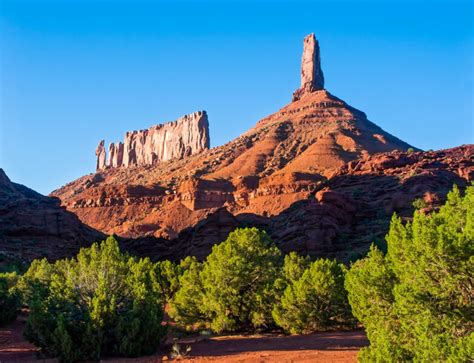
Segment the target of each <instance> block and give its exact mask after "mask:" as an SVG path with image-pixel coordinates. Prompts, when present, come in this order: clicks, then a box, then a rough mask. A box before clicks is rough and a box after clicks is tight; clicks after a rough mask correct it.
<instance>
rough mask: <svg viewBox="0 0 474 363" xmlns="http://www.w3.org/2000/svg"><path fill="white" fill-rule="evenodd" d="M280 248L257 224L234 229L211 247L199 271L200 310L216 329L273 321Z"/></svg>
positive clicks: (236, 327) (219, 330)
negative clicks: (201, 296)
mask: <svg viewBox="0 0 474 363" xmlns="http://www.w3.org/2000/svg"><path fill="white" fill-rule="evenodd" d="M280 265H281V253H280V250H279V249H278V248H277V247H276V246H275V245H274V244H273V242H272V240H271V239H270V237H269V236H268V235H267V234H266V233H265V232H264V231H260V230H258V229H257V228H245V229H237V230H235V231H234V232H232V233H230V234H229V236H228V237H227V239H226V240H225V241H224V242H222V243H221V244H219V245H217V246H214V247H213V248H212V253H211V254H210V255H209V256H208V258H207V260H206V262H204V265H203V270H202V272H201V278H202V284H203V288H204V296H203V312H204V313H205V314H206V315H207V316H208V317H209V319H210V327H211V329H212V330H214V331H215V332H222V331H235V330H239V329H255V328H259V327H265V326H268V325H269V324H271V323H272V316H271V311H272V306H273V303H274V300H275V291H274V288H273V285H274V282H275V279H276V278H277V277H278V276H279V273H280Z"/></svg>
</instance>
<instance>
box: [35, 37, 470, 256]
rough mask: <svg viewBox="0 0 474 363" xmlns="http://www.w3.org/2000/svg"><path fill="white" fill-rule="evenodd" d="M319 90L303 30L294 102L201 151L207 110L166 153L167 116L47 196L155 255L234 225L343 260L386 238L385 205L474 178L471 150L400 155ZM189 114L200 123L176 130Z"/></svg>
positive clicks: (207, 242)
mask: <svg viewBox="0 0 474 363" xmlns="http://www.w3.org/2000/svg"><path fill="white" fill-rule="evenodd" d="M323 87H324V78H323V73H322V70H321V64H320V53H319V44H318V42H317V41H316V39H315V37H314V35H310V36H308V37H306V38H305V41H304V51H303V57H302V69H301V87H300V88H299V89H298V90H297V91H295V93H294V95H293V101H292V102H291V103H290V104H288V105H286V106H284V107H283V108H281V109H280V110H279V111H277V112H276V113H274V114H272V115H270V116H268V117H265V118H264V119H262V120H260V121H259V122H258V123H257V124H256V125H255V127H254V128H252V129H251V130H249V131H247V132H246V133H244V134H243V135H241V136H240V137H238V138H236V139H234V140H232V141H230V142H228V143H227V144H225V145H222V146H219V147H215V148H212V149H208V142H209V141H208V140H209V137H208V128H207V117H205V118H204V119H203V118H202V117H203V116H205V114H204V113H203V114H201V116H199V114H198V115H197V116H194V118H193V121H192V122H187V123H186V122H184V121H183V124H186V125H187V126H182V127H180V128H178V124H179V122H177V123H176V124H175V125H176V126H173V127H175V128H178V129H179V130H180V131H179V132H178V131H176V129H174V131H176V135H181V136H179V137H177V138H173V139H169V140H180V141H176V145H175V144H173V143H171V144H168V145H167V147H166V148H167V150H175V151H174V152H172V153H170V152H169V151H167V152H166V153H164V152H163V148H162V149H159V148H158V145H160V142H158V143H153V142H152V141H151V140H156V139H155V138H154V136H153V137H151V138H149V137H150V135H151V134H156V135H161V136H160V137H163V134H160V132H162V131H163V130H164V129H165V128H166V127H167V126H166V124H165V125H164V126H161V127H157V129H156V130H152V129H153V128H151V129H149V130H145V131H139V132H135V133H128V134H127V136H126V140H125V142H124V144H123V146H120V145H121V144H120V143H119V144H113V146H112V145H111V146H110V147H109V159H108V160H109V161H108V162H107V164H108V165H107V166H106V167H105V169H104V168H103V167H102V166H103V165H104V163H105V161H104V160H105V146H104V144H103V143H101V144H99V148H98V149H97V156H98V166H100V168H99V170H98V171H97V172H96V173H95V174H90V175H86V176H83V177H81V178H79V179H77V180H75V181H73V182H71V183H69V184H67V185H65V186H64V187H62V188H60V189H58V190H56V191H54V192H53V193H52V194H51V195H52V196H55V197H58V198H60V199H61V203H62V205H63V206H64V207H65V208H66V209H67V210H68V211H70V212H73V213H75V214H76V215H77V216H78V217H79V219H80V220H81V221H82V222H84V223H85V224H88V225H90V226H91V227H93V228H95V229H97V230H99V231H101V232H103V233H107V234H111V233H115V234H117V235H119V236H122V237H123V238H128V240H126V241H123V245H124V246H125V247H126V248H128V249H129V250H130V251H131V252H133V253H136V254H139V255H148V256H151V257H152V258H181V257H183V256H185V255H188V254H193V255H196V256H198V257H199V258H204V257H205V256H206V254H208V253H209V251H210V249H211V247H212V245H213V244H215V243H218V242H221V241H222V240H224V239H225V238H226V236H227V234H228V233H229V232H230V231H231V230H232V229H234V228H236V227H237V226H257V227H260V228H264V229H266V230H267V231H268V232H269V233H270V235H271V237H272V238H273V239H274V240H275V241H276V243H277V244H278V245H279V246H280V247H281V248H282V249H283V251H285V252H288V251H291V250H295V251H299V252H301V253H309V254H311V255H313V256H328V257H337V258H340V259H343V260H344V259H347V258H348V255H349V254H350V253H360V252H364V251H366V250H367V248H368V246H369V245H370V243H372V242H373V241H374V239H377V238H383V236H384V234H385V233H386V231H387V226H388V223H389V220H390V216H391V214H392V213H393V212H397V213H399V214H400V215H403V216H408V215H410V214H411V213H412V211H413V207H412V202H413V199H414V198H423V199H424V200H425V202H426V204H427V206H428V207H427V208H428V209H429V208H435V207H436V206H438V205H440V203H442V201H443V198H444V197H445V195H446V193H447V191H448V190H449V189H450V188H451V187H452V185H453V183H456V184H458V185H460V186H465V185H467V184H468V183H470V182H471V181H472V179H473V177H474V157H473V153H474V146H472V145H466V146H461V147H458V148H454V149H450V150H442V151H436V152H418V151H417V150H416V149H415V152H412V153H407V152H406V151H407V150H408V148H409V147H410V145H408V144H407V143H405V142H403V141H401V140H399V139H397V138H396V137H394V136H392V135H390V134H389V133H387V132H385V131H384V130H382V129H381V128H380V127H378V126H377V125H375V124H374V123H372V122H370V121H369V120H368V119H367V117H366V115H365V114H364V113H363V112H361V111H359V110H357V109H355V108H353V107H351V106H349V105H348V104H347V103H345V102H344V101H342V100H340V99H338V98H337V97H335V96H333V95H332V94H330V93H329V92H328V91H327V90H325V89H324V88H323ZM197 119H200V120H201V122H202V123H203V124H204V126H203V128H199V127H194V126H193V127H194V128H193V130H195V131H192V132H191V131H189V132H190V135H189V137H188V136H186V137H183V136H182V135H184V134H186V132H188V131H185V130H190V129H189V125H190V123H193V122H195V125H197V123H198V122H197V121H196V120H197ZM183 124H181V125H183ZM167 125H171V124H167ZM168 127H171V128H172V126H168ZM160 130H161V131H160ZM199 130H201V131H199ZM156 137H158V136H156ZM166 137H168V136H166ZM160 140H161V139H160ZM170 142H171V141H170ZM188 146H191V147H192V149H191V151H186V150H188V149H187V148H188ZM122 150H123V151H122ZM132 150H133V151H134V153H135V155H134V156H133V153H132V154H130V153H131V151H132ZM127 153H128V156H127ZM165 154H166V155H165ZM127 158H128V159H127ZM120 159H122V160H120ZM126 160H128V161H126ZM132 160H133V161H132ZM120 165H122V167H116V166H120ZM124 166H127V167H124ZM131 238H133V239H131ZM44 253H45V254H46V252H44Z"/></svg>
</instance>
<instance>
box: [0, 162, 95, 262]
mask: <svg viewBox="0 0 474 363" xmlns="http://www.w3.org/2000/svg"><path fill="white" fill-rule="evenodd" d="M102 238H103V234H102V233H100V232H98V231H95V230H93V229H92V228H89V227H87V226H85V225H84V224H83V223H81V221H80V220H79V219H78V218H77V216H76V215H75V214H73V213H71V212H68V211H66V210H65V209H64V208H62V207H61V206H60V202H59V199H57V198H51V197H46V196H43V195H41V194H39V193H36V192H35V191H33V190H31V189H29V188H27V187H25V186H23V185H20V184H16V183H12V182H11V181H10V179H9V178H8V177H7V175H6V174H5V172H4V171H3V170H2V169H0V252H1V253H2V254H6V255H11V256H15V257H21V258H22V259H25V260H32V259H34V258H38V257H47V258H48V259H57V258H64V257H70V256H73V255H74V254H76V253H77V252H78V251H79V248H80V247H83V246H88V245H90V244H91V243H92V242H94V241H96V240H100V239H102Z"/></svg>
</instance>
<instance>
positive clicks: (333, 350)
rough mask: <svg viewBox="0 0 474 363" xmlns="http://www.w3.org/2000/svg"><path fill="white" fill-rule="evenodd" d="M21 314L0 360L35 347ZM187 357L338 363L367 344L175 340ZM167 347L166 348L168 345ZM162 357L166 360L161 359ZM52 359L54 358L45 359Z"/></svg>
mask: <svg viewBox="0 0 474 363" xmlns="http://www.w3.org/2000/svg"><path fill="white" fill-rule="evenodd" d="M25 321H26V318H25V316H20V317H19V318H18V319H17V320H16V321H15V322H13V323H12V324H10V325H9V326H7V327H3V328H0V362H32V361H38V359H37V358H36V351H37V348H36V347H35V346H34V345H32V344H30V343H28V342H27V341H26V340H25V339H24V338H23V329H24V328H25ZM179 344H180V345H181V347H182V349H183V350H184V349H185V348H186V346H187V345H188V344H189V345H190V346H191V348H192V349H191V352H190V354H189V357H188V358H186V359H181V360H180V361H181V362H193V363H198V362H231V363H237V362H248V363H250V362H252V363H254V362H308V363H309V362H338V363H348V362H356V361H357V352H358V351H359V349H360V348H361V347H364V346H366V345H368V341H367V338H366V336H365V334H364V332H363V331H353V332H333V333H316V334H310V335H293V336H285V335H251V336H220V337H214V338H210V339H205V340H200V341H196V339H194V340H190V339H188V340H186V339H182V340H181V341H179ZM168 349H170V348H168ZM168 351H169V350H165V351H162V352H160V353H157V354H155V355H153V356H148V357H141V358H136V359H123V358H122V359H107V360H106V361H108V362H115V361H120V362H161V361H163V358H164V357H165V356H166V354H167V353H168ZM165 360H167V359H166V358H165ZM48 361H55V360H48Z"/></svg>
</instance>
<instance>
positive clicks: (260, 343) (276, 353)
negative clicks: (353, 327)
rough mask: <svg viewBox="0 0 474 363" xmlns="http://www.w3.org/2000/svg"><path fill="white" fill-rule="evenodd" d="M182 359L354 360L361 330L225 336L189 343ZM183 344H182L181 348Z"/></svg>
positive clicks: (361, 342) (363, 342)
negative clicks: (188, 350) (186, 357)
mask: <svg viewBox="0 0 474 363" xmlns="http://www.w3.org/2000/svg"><path fill="white" fill-rule="evenodd" d="M190 345H191V347H192V350H191V353H190V355H191V357H190V358H189V359H184V360H182V361H183V362H193V363H194V362H196V363H197V362H232V363H236V362H248V363H250V362H252V363H253V362H308V363H309V362H340V363H346V362H356V361H357V352H358V351H359V349H360V348H362V347H364V346H366V345H368V341H367V338H366V336H365V334H364V332H363V331H355V332H334V333H316V334H310V335H294V336H284V335H281V336H275V335H273V336H262V335H255V336H237V337H235V336H226V337H218V338H211V339H209V340H206V341H201V342H197V343H195V344H190ZM185 346H186V344H183V348H185Z"/></svg>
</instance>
